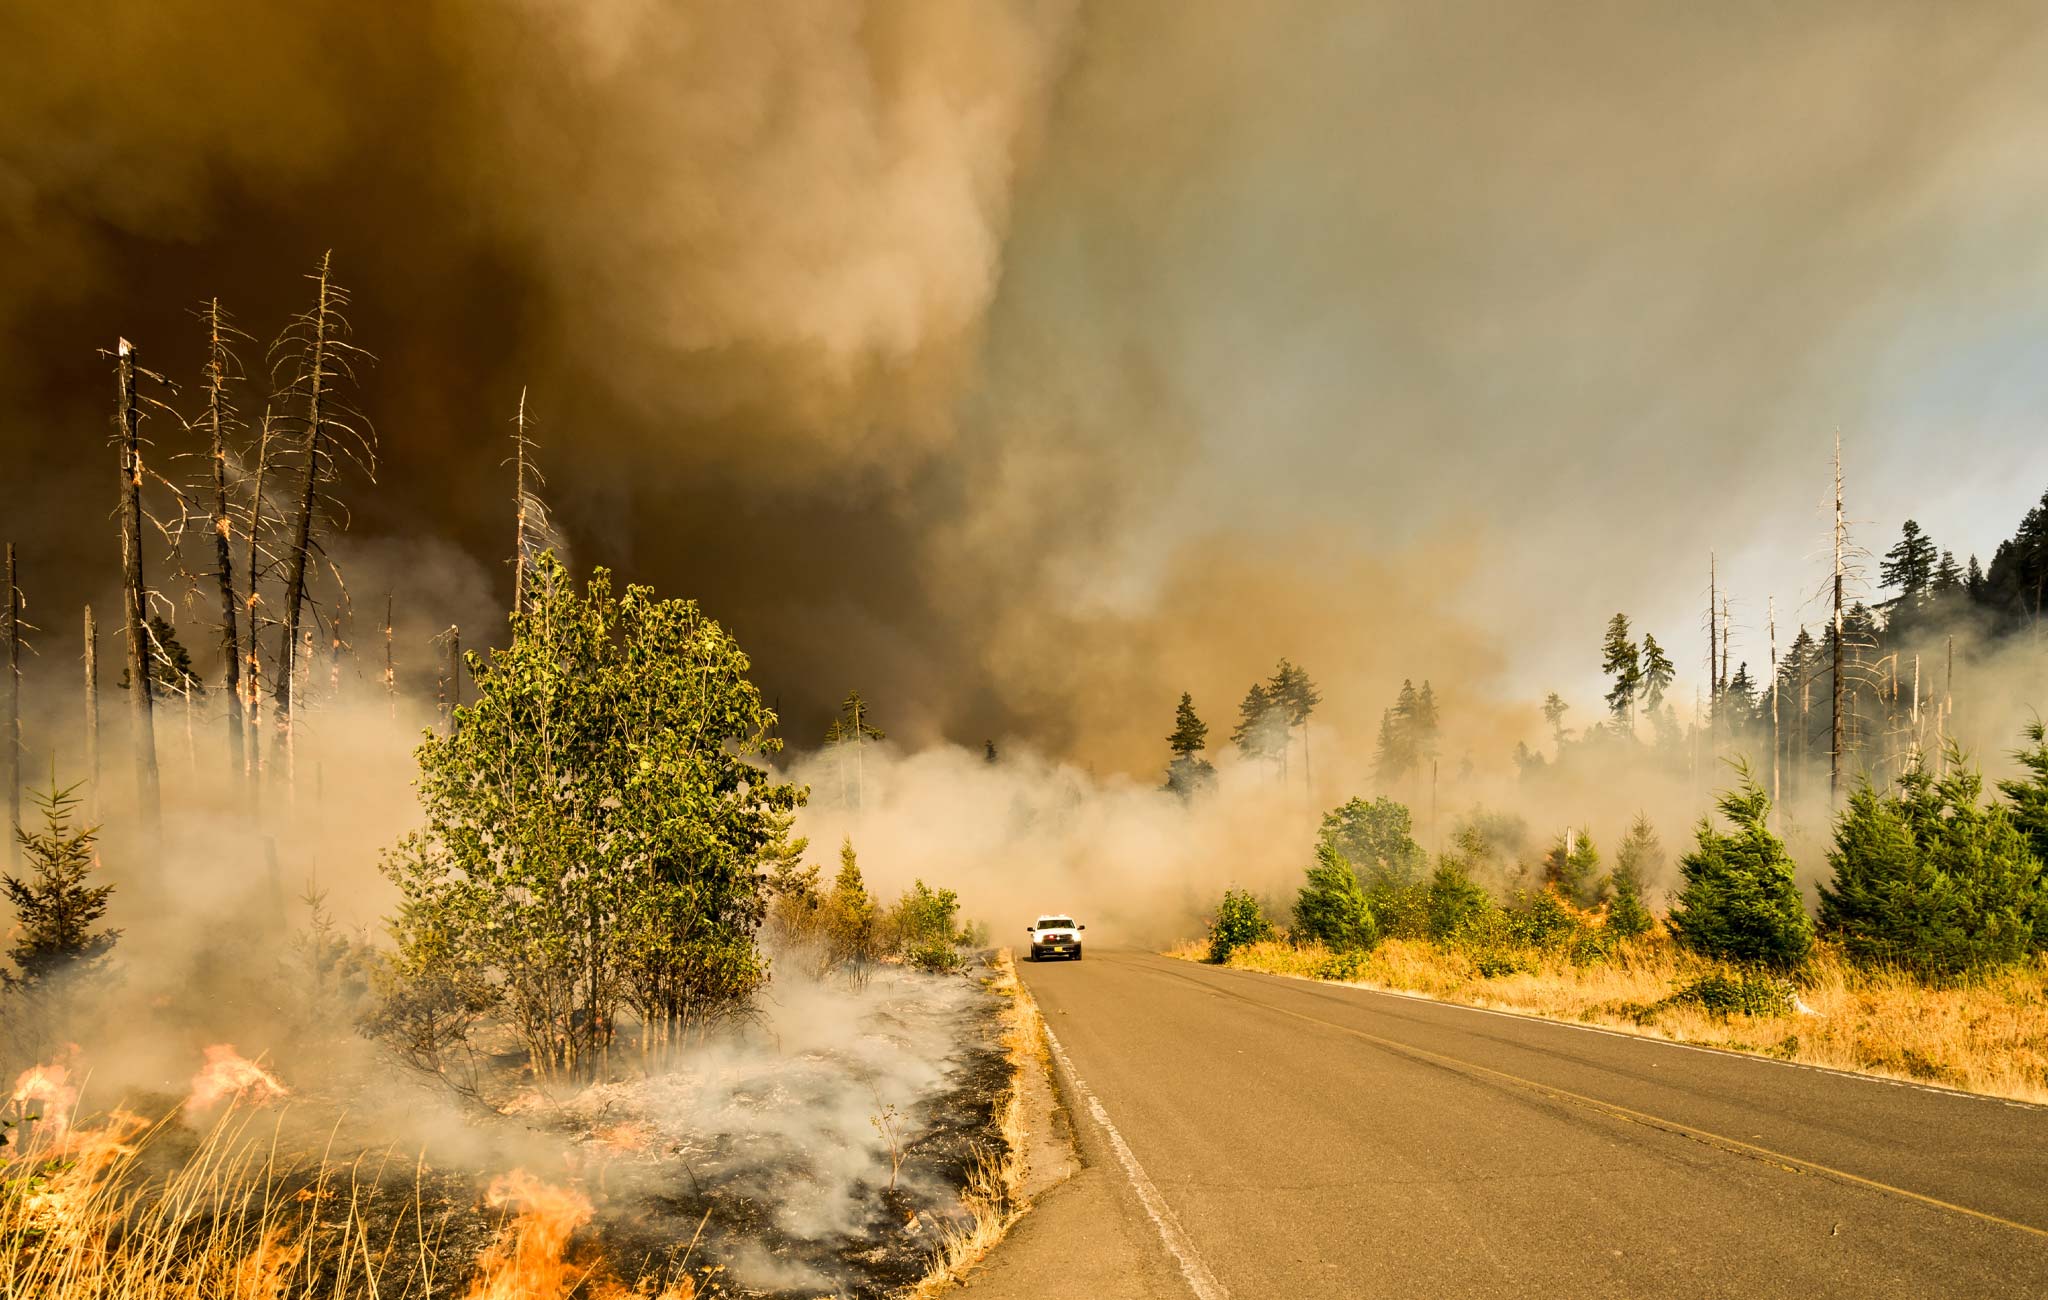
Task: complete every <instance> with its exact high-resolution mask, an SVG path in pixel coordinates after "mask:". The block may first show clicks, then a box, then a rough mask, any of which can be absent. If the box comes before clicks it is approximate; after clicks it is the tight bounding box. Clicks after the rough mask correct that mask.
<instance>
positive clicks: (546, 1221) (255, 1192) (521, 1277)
mask: <svg viewBox="0 0 2048 1300" xmlns="http://www.w3.org/2000/svg"><path fill="white" fill-rule="evenodd" d="M39 1127H41V1126H39ZM279 1131H280V1127H279V1125H275V1124H268V1123H262V1122H258V1119H257V1117H255V1116H253V1115H251V1114H248V1113H245V1112H237V1111H236V1110H234V1109H233V1108H230V1109H229V1111H228V1112H227V1113H226V1114H225V1115H224V1116H223V1117H222V1118H221V1119H220V1120H219V1121H217V1122H216V1123H215V1124H214V1125H213V1127H212V1128H211V1129H210V1130H208V1131H207V1132H206V1133H205V1134H204V1135H200V1136H197V1142H196V1145H195V1146H194V1147H193V1148H192V1149H191V1151H190V1152H189V1153H187V1154H185V1155H183V1156H182V1157H179V1156H178V1155H176V1154H175V1152H174V1151H173V1150H168V1149H163V1148H175V1147H176V1146H179V1145H182V1144H183V1143H185V1142H186V1141H189V1140H191V1139H192V1138H193V1137H194V1136H195V1135H192V1134H190V1133H189V1131H187V1130H183V1129H181V1128H179V1127H177V1125H176V1124H175V1123H174V1121H173V1120H166V1121H163V1122H161V1123H158V1124H156V1125H150V1124H148V1123H147V1122H146V1121H144V1120H142V1119H139V1118H137V1117H136V1116H134V1115H131V1114H128V1113H126V1112H122V1111H116V1112H114V1113H113V1114H112V1115H111V1116H109V1117H108V1118H106V1119H105V1120H101V1121H96V1122H94V1123H91V1124H79V1125H75V1126H74V1125H71V1124H68V1123H58V1124H52V1125H50V1126H48V1127H47V1128H44V1129H43V1131H42V1132H39V1133H37V1134H36V1135H34V1136H33V1137H32V1138H31V1139H30V1141H29V1143H28V1144H27V1149H26V1150H25V1151H18V1152H17V1151H15V1150H14V1149H13V1148H11V1147H10V1148H9V1149H8V1150H7V1152H6V1154H7V1155H8V1156H10V1157H12V1158H11V1159H0V1300H330V1298H331V1300H341V1298H342V1297H358V1296H374V1297H377V1300H435V1298H436V1297H456V1296H464V1297H467V1298H468V1300H571V1297H581V1298H584V1300H628V1298H629V1297H631V1298H633V1300H691V1297H693V1296H694V1295H695V1294H696V1288H695V1286H694V1285H693V1283H692V1282H691V1281H690V1280H689V1279H687V1278H683V1279H679V1280H677V1281H674V1282H671V1283H669V1284H668V1286H667V1287H666V1288H661V1287H660V1286H659V1284H658V1282H655V1281H653V1280H648V1281H645V1282H643V1285H641V1286H640V1287H637V1288H635V1287H628V1286H627V1285H625V1284H624V1283H623V1282H620V1281H619V1280H618V1279H617V1278H615V1277H614V1276H612V1275H611V1273H610V1272H609V1271H608V1270H607V1269H606V1267H605V1265H604V1263H603V1261H602V1260H587V1261H579V1260H577V1259H575V1258H573V1257H572V1251H571V1246H570V1240H571V1237H572V1235H573V1234H574V1233H575V1232H576V1231H577V1230H578V1229H579V1228H581V1227H582V1226H583V1225H584V1224H585V1223H587V1222H588V1221H589V1218H590V1203H589V1202H588V1201H587V1200H585V1199H584V1198H583V1197H582V1195H581V1194H580V1193H579V1192H577V1191H575V1190H574V1189H571V1188H565V1187H557V1186H552V1185H549V1184H546V1183H542V1182H540V1181H539V1180H537V1179H532V1178H528V1177H526V1176H525V1175H524V1174H522V1173H520V1172H519V1171H514V1172H513V1173H511V1174H508V1175H507V1176H505V1177H504V1178H501V1179H499V1180H498V1182H497V1183H496V1184H494V1185H493V1187H492V1189H491V1194H490V1197H489V1203H490V1205H492V1206H493V1207H499V1208H502V1209H503V1210H504V1211H505V1217H504V1219H503V1221H502V1222H501V1223H500V1224H499V1225H498V1226H497V1229H496V1238H495V1240H493V1241H492V1242H491V1244H490V1246H489V1249H487V1250H485V1251H484V1253H483V1254H482V1256H481V1258H475V1257H474V1252H475V1247H474V1246H470V1247H467V1248H466V1249H464V1250H460V1251H452V1252H450V1253H452V1254H455V1255H457V1256H458V1257H459V1258H460V1260H461V1262H460V1264H459V1266H457V1267H455V1268H453V1269H451V1270H448V1271H447V1273H446V1274H444V1272H443V1270H442V1268H441V1266H440V1263H439V1261H440V1257H441V1256H442V1254H443V1247H444V1245H446V1244H447V1243H446V1242H445V1241H444V1234H446V1232H447V1230H448V1228H449V1226H450V1225H449V1218H448V1215H447V1213H446V1212H442V1213H431V1212H429V1211H428V1210H427V1209H426V1204H425V1202H426V1197H425V1196H424V1194H423V1193H422V1192H421V1191H420V1190H419V1184H418V1181H417V1179H415V1181H414V1188H413V1191H412V1193H411V1195H410V1197H409V1198H407V1199H406V1200H405V1201H404V1203H403V1204H400V1205H396V1206H393V1205H391V1204H388V1203H387V1204H384V1205H382V1206H380V1207H378V1209H377V1210H376V1212H374V1213H372V1212H370V1202H371V1200H372V1198H374V1197H377V1196H379V1195H390V1193H380V1191H379V1188H380V1187H385V1186H389V1185H390V1183H387V1181H386V1178H385V1175H386V1173H387V1172H391V1171H389V1170H388V1169H387V1168H386V1167H384V1166H383V1161H382V1158H381V1157H378V1156H368V1157H362V1158H358V1159H356V1160H350V1161H341V1160H335V1159H330V1158H327V1157H325V1156H322V1157H320V1158H316V1159H310V1160H307V1161H305V1162H295V1161H293V1160H291V1159H289V1158H287V1157H284V1156H281V1155H280V1153H279V1150H278V1134H279ZM152 1148H158V1149H157V1150H153V1149H152ZM153 1156H154V1157H155V1158H152V1157H153ZM157 1168H167V1169H168V1172H167V1173H160V1174H159V1173H152V1172H151V1170H152V1169H157ZM404 1181H405V1178H404V1176H403V1175H402V1174H401V1175H400V1176H399V1177H398V1178H396V1179H393V1180H391V1182H394V1183H399V1184H402V1183H403V1182H404ZM378 1224H381V1225H383V1226H382V1227H381V1228H380V1227H378V1226H375V1225H378Z"/></svg>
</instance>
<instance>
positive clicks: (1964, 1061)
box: [1168, 936, 2048, 1104]
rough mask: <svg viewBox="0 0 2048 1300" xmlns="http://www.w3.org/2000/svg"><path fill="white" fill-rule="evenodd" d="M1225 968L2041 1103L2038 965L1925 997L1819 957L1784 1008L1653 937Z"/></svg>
mask: <svg viewBox="0 0 2048 1300" xmlns="http://www.w3.org/2000/svg"><path fill="white" fill-rule="evenodd" d="M1168 955H1169V956H1173V957H1180V958H1183V959H1186V960H1189V961H1206V960H1207V958H1208V955H1209V945H1208V942H1207V941H1206V940H1200V941H1196V940H1190V941H1188V942H1184V943H1182V944H1180V945H1178V946H1177V947H1175V948H1173V949H1171V950H1170V951H1169V953H1168ZM1227 964H1228V965H1229V966H1232V967H1235V968H1237V969H1239V970H1255V971H1264V972H1267V973H1269V974H1274V975H1291V976H1296V977H1299V978H1304V979H1322V980H1326V981H1328V982H1331V983H1342V984H1353V985H1357V986H1360V987H1363V988H1374V989H1383V990H1389V991H1393V992H1400V993H1416V994H1421V995H1423V996H1425V997H1430V998H1435V999H1438V1000H1441V1001H1445V1002H1455V1003H1462V1004H1464V1005H1466V1006H1475V1007H1488V1008H1493V1009H1496V1010H1502V1011H1517V1012H1522V1013H1524V1014H1527V1015H1535V1016H1543V1017H1546V1018H1549V1019H1553V1020H1569V1021H1575V1022H1578V1023H1581V1024H1591V1025H1603V1026H1606V1027H1608V1028H1612V1029H1620V1030H1625V1031H1627V1032H1630V1033H1636V1034H1642V1035H1644V1036H1646V1037H1652V1038H1665V1039H1670V1040H1672V1041H1674V1042H1682V1043H1698V1044H1701V1045H1703V1046H1708V1047H1721V1048H1727V1049H1730V1050H1733V1051H1741V1052H1754V1053H1758V1054H1760V1055H1765V1056H1772V1057H1776V1058H1778V1059H1780V1060H1788V1061H1798V1062H1801V1063H1803V1064H1807V1065H1819V1066H1826V1067H1829V1068H1832V1069H1838V1070H1851V1071H1856V1072H1859V1073H1864V1074H1874V1075H1880V1076H1883V1077H1886V1078H1893V1079H1903V1080H1908V1081H1911V1082H1916V1083H1938V1084H1942V1085H1945V1086H1947V1087H1952V1088H1961V1089H1965V1090H1967V1091H1970V1092H1980V1093H1985V1094H1988V1095H1991V1096H1997V1097H2010V1098H2013V1099H2016V1100H2019V1101H2030V1102H2036V1103H2043V1104H2048V959H2043V958H2036V959H2035V960H2034V961H2033V962H2032V963H2030V964H2028V965H2026V966H2022V967H2018V968H2015V969H2013V970H2010V971H2006V972H2003V973H2000V974H1997V975H1994V976H1991V977H1988V978H1986V979H1984V980H1982V981H1980V982H1978V983H1975V984H1971V985H1968V986H1964V987H1959V988H1930V987H1928V986H1927V985H1924V984H1922V983H1920V982H1919V981H1917V980H1915V979H1913V978H1912V977H1910V976H1907V975H1903V974H1894V973H1887V972H1873V971H1864V970H1858V969H1857V968H1855V967H1853V966H1850V965H1849V964H1848V963H1847V962H1846V961H1844V960H1842V959H1841V957H1840V956H1839V955H1838V954H1836V953H1834V952H1833V951H1831V950H1828V949H1826V948H1823V949H1822V950H1821V951H1820V953H1819V955H1818V956H1817V957H1816V959H1815V960H1814V961H1813V963H1812V964H1811V965H1810V967H1809V968H1808V969H1807V970H1806V971H1805V972H1804V973H1803V974H1802V975H1801V976H1800V980H1799V983H1798V985H1797V987H1796V988H1791V987H1787V989H1786V997H1784V998H1783V999H1778V998H1775V997H1765V998H1762V999H1747V998H1743V997H1741V996H1721V995H1720V994H1721V992H1722V991H1724V990H1732V991H1733V992H1734V993H1735V994H1737V995H1739V994H1741V993H1742V992H1743V991H1744V990H1746V989H1748V988H1753V987H1755V984H1754V982H1753V977H1750V978H1749V979H1745V976H1744V974H1743V972H1741V971H1739V970H1737V969H1736V968H1734V967H1730V966H1726V965H1724V964H1722V963H1718V962H1710V961H1703V960H1701V959H1698V958H1695V957H1693V956H1691V955H1690V954H1687V953H1685V952H1684V951H1682V950H1681V949H1679V948H1678V946H1677V945H1676V944H1674V943H1672V942H1671V941H1670V940H1669V939H1668V938H1664V937H1661V936H1656V937H1650V938H1645V939H1640V940H1634V941H1630V942H1626V943H1623V944H1620V945H1618V947H1617V948H1616V950H1615V951H1614V953H1613V955H1612V956H1611V957H1609V958H1608V959H1606V960H1603V961H1599V962H1596V963H1592V964H1586V965H1578V964H1574V962H1573V961H1572V959H1571V957H1570V955H1569V954H1568V953H1566V952H1559V951H1545V950H1542V949H1527V950H1520V951H1517V952H1516V953H1515V954H1514V957H1513V963H1512V964H1513V966H1514V969H1511V970H1506V971H1503V970H1502V969H1501V967H1502V965H1503V963H1502V962H1501V961H1500V959H1499V958H1498V956H1491V957H1490V956H1489V955H1487V954H1480V955H1478V956H1477V957H1475V955H1474V954H1471V953H1468V952H1466V951H1464V950H1462V949H1460V948H1457V947H1455V946H1452V945H1447V944H1439V943H1436V942H1433V941H1431V940H1428V939H1389V940H1386V941H1385V942H1383V943H1381V944H1380V945H1378V946H1377V947H1375V948H1373V949H1372V950H1371V951H1369V952H1365V953H1359V954H1348V953H1347V954H1344V955H1342V956H1341V957H1339V956H1338V955H1337V954H1333V953H1331V952H1330V951H1329V950H1328V949H1326V948H1324V947H1323V946H1322V945H1320V944H1314V943H1311V944H1301V945H1297V944H1292V943H1287V942H1281V941H1269V942H1265V943H1255V944H1250V945H1247V946H1245V947H1242V948H1239V949H1237V950H1236V951H1235V952H1233V953H1232V954H1231V955H1230V960H1229V962H1228V963H1227ZM1773 1004H1775V1005H1773ZM1744 1005H1747V1006H1752V1007H1757V1008H1758V1010H1756V1011H1755V1012H1754V1013H1752V1012H1749V1011H1745V1010H1743V1009H1741V1008H1742V1007H1743V1006H1744Z"/></svg>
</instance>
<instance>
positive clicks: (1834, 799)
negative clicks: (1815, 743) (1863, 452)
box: [1828, 433, 1847, 808]
mask: <svg viewBox="0 0 2048 1300" xmlns="http://www.w3.org/2000/svg"><path fill="white" fill-rule="evenodd" d="M1846 540H1847V525H1846V524H1845V522H1844V519H1843V514H1842V435H1841V434H1839V433H1838V434H1836V435H1835V575H1834V606H1835V612H1834V627H1835V649H1834V682H1833V686H1834V700H1833V708H1832V710H1831V711H1832V713H1833V719H1832V725H1831V728H1830V737H1829V743H1828V806H1829V807H1830V808H1832V807H1835V806H1836V805H1837V804H1838V803H1839V802H1840V799H1841V791H1842V704H1843V699H1844V692H1843V689H1842V687H1843V682H1842V558H1843V556H1842V549H1843V545H1844V543H1845V542H1846Z"/></svg>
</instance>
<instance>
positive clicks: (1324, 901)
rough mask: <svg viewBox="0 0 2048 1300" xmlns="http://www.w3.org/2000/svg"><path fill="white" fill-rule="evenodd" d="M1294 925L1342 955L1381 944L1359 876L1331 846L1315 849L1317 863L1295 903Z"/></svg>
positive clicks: (1303, 933)
mask: <svg viewBox="0 0 2048 1300" xmlns="http://www.w3.org/2000/svg"><path fill="white" fill-rule="evenodd" d="M1294 925H1295V930H1296V932H1297V933H1298V934H1299V935H1300V936H1301V937H1303V938H1307V939H1315V940H1319V941H1320V942H1321V943H1323V944H1324V945H1325V946H1327V947H1330V948H1333V949H1336V950H1337V951H1339V952H1343V951H1347V950H1351V949H1362V948H1370V947H1372V946H1373V945H1374V944H1375V943H1378V942H1379V938H1380V934H1379V927H1378V925H1376V924H1374V922H1373V916H1372V908H1371V907H1370V906H1369V905H1368V904H1367V903H1366V901H1365V890H1364V889H1363V888H1361V887H1360V886H1359V883H1358V873H1357V872H1355V871H1353V870H1352V869H1351V864H1350V863H1349V862H1346V861H1345V860H1344V855H1343V854H1341V853H1339V852H1337V850H1336V848H1335V846H1333V845H1331V844H1328V843H1323V844H1318V845H1317V846H1316V864H1315V865H1314V866H1312V867H1310V868H1309V869H1308V883H1307V884H1305V885H1303V886H1302V887H1301V893H1300V895H1299V896H1298V897H1297V898H1296V899H1295V902H1294Z"/></svg>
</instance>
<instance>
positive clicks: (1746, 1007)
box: [1665, 971, 1793, 1016]
mask: <svg viewBox="0 0 2048 1300" xmlns="http://www.w3.org/2000/svg"><path fill="white" fill-rule="evenodd" d="M1792 996H1793V989H1792V984H1791V982H1790V981H1789V980H1784V979H1780V978H1778V977H1776V976H1772V975H1766V974H1763V973H1761V972H1757V971H1746V972H1744V973H1743V974H1742V975H1741V976H1740V977H1739V978H1737V977H1731V976H1728V975H1703V976H1701V977H1700V978H1698V979H1696V980H1694V981H1692V982H1691V983H1690V984H1687V985H1685V986H1684V987H1683V988H1681V989H1679V990H1678V991H1677V992H1676V993H1673V994H1672V995H1671V996H1670V997H1668V998H1666V999H1665V1002H1666V1003H1667V1004H1668V1005H1671V1006H1696V1007H1699V1008H1700V1009H1701V1010H1703V1011H1706V1012H1707V1013H1709V1014H1710V1015H1716V1016H1731V1015H1741V1016H1784V1015H1790V1014H1791V1013H1792Z"/></svg>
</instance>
